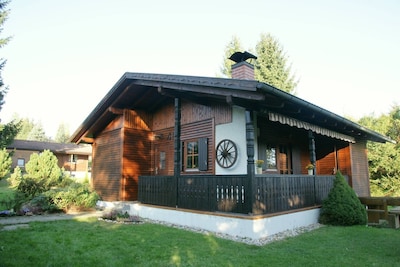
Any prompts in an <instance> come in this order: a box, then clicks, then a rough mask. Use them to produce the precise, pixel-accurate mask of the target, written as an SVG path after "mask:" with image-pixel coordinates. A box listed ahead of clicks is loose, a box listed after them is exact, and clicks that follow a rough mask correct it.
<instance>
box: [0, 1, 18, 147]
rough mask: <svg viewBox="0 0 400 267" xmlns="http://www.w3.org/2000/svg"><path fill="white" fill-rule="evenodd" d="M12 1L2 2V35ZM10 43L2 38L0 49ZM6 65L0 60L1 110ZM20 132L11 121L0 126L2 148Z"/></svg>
mask: <svg viewBox="0 0 400 267" xmlns="http://www.w3.org/2000/svg"><path fill="white" fill-rule="evenodd" d="M9 2H10V1H4V0H0V33H1V31H2V30H3V28H2V27H1V26H2V25H3V24H4V22H5V21H6V20H7V18H8V15H9V12H10V11H9V10H7V9H6V7H7V5H8V4H9ZM9 41H10V37H5V38H0V48H1V47H3V46H4V45H6V44H7V43H8V42H9ZM5 63H6V60H4V59H0V110H1V108H2V106H3V104H4V97H5V95H6V94H7V91H8V88H7V86H5V85H4V82H3V79H2V76H1V71H2V70H3V67H4V65H5ZM18 131H19V124H18V123H16V122H14V121H11V122H9V123H7V124H0V148H5V147H6V146H7V145H9V144H11V143H12V141H13V140H14V138H15V136H16V135H17V133H18Z"/></svg>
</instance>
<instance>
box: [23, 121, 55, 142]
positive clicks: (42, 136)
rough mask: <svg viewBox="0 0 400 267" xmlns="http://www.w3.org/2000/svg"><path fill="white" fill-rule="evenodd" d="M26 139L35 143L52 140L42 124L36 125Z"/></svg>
mask: <svg viewBox="0 0 400 267" xmlns="http://www.w3.org/2000/svg"><path fill="white" fill-rule="evenodd" d="M26 139H27V140H33V141H49V140H50V139H49V138H48V137H47V136H46V133H45V132H44V129H43V126H42V124H41V123H40V122H39V123H36V124H35V126H34V127H33V129H32V131H30V132H29V135H28V137H27V138H26Z"/></svg>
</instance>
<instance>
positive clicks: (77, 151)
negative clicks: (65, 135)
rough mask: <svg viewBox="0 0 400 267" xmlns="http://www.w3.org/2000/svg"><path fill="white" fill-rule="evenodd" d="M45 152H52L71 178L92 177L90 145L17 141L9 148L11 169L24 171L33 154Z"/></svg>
mask: <svg viewBox="0 0 400 267" xmlns="http://www.w3.org/2000/svg"><path fill="white" fill-rule="evenodd" d="M44 150H49V151H51V152H52V153H53V154H54V155H55V156H56V157H57V159H58V166H59V167H60V168H64V170H65V171H67V172H69V173H70V174H71V176H73V177H77V178H84V177H89V176H90V169H89V162H90V161H91V157H92V147H91V146H90V145H77V144H73V143H69V144H63V143H55V142H42V141H31V140H19V139H15V140H14V141H13V143H12V144H11V145H9V146H7V151H8V152H9V153H11V157H12V165H11V168H12V169H14V168H15V167H17V166H18V167H20V168H21V169H22V171H23V170H24V169H25V164H26V163H27V162H28V161H29V159H30V157H31V155H32V154H33V153H41V152H43V151H44Z"/></svg>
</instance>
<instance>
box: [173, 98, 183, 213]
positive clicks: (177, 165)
mask: <svg viewBox="0 0 400 267" xmlns="http://www.w3.org/2000/svg"><path fill="white" fill-rule="evenodd" d="M174 137H175V138H174V183H175V184H174V188H175V191H176V192H175V205H176V207H178V181H179V177H180V175H181V100H180V98H175V127H174Z"/></svg>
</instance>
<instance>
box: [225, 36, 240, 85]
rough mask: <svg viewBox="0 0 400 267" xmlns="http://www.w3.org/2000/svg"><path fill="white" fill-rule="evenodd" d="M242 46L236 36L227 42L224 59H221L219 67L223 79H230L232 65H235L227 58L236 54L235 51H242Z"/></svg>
mask: <svg viewBox="0 0 400 267" xmlns="http://www.w3.org/2000/svg"><path fill="white" fill-rule="evenodd" d="M242 50H243V48H242V44H241V43H240V39H239V38H238V37H237V36H233V37H232V40H231V41H230V42H229V44H228V45H227V46H226V47H225V53H224V58H223V63H222V66H221V73H222V75H223V76H224V77H228V78H230V77H232V71H231V68H232V65H233V64H234V63H235V62H233V61H232V60H230V59H229V57H230V56H231V55H232V54H233V53H235V52H237V51H242Z"/></svg>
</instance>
